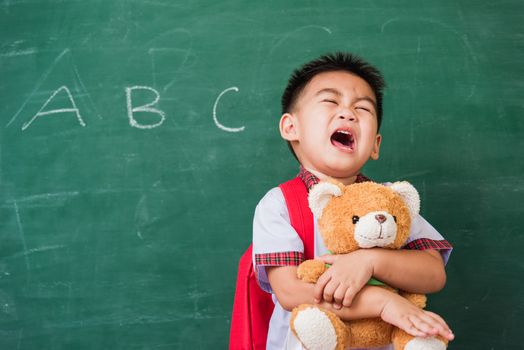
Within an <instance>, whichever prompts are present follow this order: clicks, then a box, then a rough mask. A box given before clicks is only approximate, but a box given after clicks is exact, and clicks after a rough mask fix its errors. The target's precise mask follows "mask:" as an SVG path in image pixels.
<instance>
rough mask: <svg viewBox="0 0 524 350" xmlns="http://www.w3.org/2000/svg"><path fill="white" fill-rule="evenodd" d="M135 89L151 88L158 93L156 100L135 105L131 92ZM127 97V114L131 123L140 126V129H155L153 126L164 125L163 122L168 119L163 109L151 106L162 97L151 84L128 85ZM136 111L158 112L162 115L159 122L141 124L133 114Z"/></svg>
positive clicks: (150, 89) (135, 126)
mask: <svg viewBox="0 0 524 350" xmlns="http://www.w3.org/2000/svg"><path fill="white" fill-rule="evenodd" d="M133 90H149V91H152V92H153V93H154V94H155V95H156V97H155V100H154V101H153V102H151V103H148V104H145V105H142V106H138V107H133V101H132V97H131V94H132V92H133ZM126 99H127V116H128V118H129V125H131V126H132V127H134V128H138V129H153V128H156V127H157V126H160V125H162V123H163V122H164V120H165V119H166V115H165V113H164V112H163V111H161V110H159V109H156V108H153V107H151V106H153V105H155V104H156V103H158V100H159V99H160V95H159V93H158V92H157V91H156V90H155V89H153V88H150V87H149V86H133V87H127V88H126ZM134 112H150V113H156V114H158V115H159V116H160V120H159V121H158V122H157V123H155V124H140V123H139V122H137V121H136V119H135V117H134V115H133V113H134Z"/></svg>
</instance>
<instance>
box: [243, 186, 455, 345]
mask: <svg viewBox="0 0 524 350" xmlns="http://www.w3.org/2000/svg"><path fill="white" fill-rule="evenodd" d="M314 230H315V239H314V242H315V243H314V244H315V249H314V254H315V256H321V255H324V254H328V253H329V251H328V250H327V248H326V247H325V246H324V242H323V240H322V237H321V236H320V232H319V229H318V224H317V219H316V218H314ZM420 238H427V239H431V240H435V241H444V242H446V241H445V240H444V238H443V237H442V236H441V235H440V234H439V233H438V232H437V230H435V229H434V228H433V227H432V226H431V225H430V224H429V223H428V222H427V221H426V220H424V218H422V217H421V216H420V215H418V216H417V217H416V218H415V219H414V220H412V224H411V231H410V235H409V238H408V243H409V242H411V241H414V240H417V239H420ZM446 243H447V242H446ZM285 252H298V253H303V252H304V244H303V243H302V240H301V239H300V237H299V236H298V234H297V232H296V231H295V229H294V228H293V227H292V226H291V221H290V218H289V213H288V210H287V206H286V202H285V199H284V195H283V193H282V191H281V190H280V188H278V187H275V188H273V189H271V190H270V191H269V192H268V193H267V194H266V195H265V196H264V197H263V198H262V199H261V200H260V202H259V204H258V205H257V207H256V210H255V217H254V220H253V261H254V262H256V256H257V255H259V256H264V255H267V254H271V253H285ZM440 252H441V254H442V257H443V258H444V261H445V262H447V260H448V258H449V254H450V252H451V249H443V250H440ZM286 265H289V264H267V265H263V264H256V265H255V269H256V273H257V279H258V282H259V284H260V286H261V287H262V289H264V290H265V291H267V292H270V293H272V299H273V302H274V303H275V309H274V311H273V314H272V316H271V320H270V323H269V331H268V337H267V346H266V349H267V350H282V349H286V350H302V349H303V348H302V346H301V344H300V342H299V341H298V340H297V339H296V337H295V336H294V335H293V332H292V331H291V329H290V327H289V321H290V317H291V312H289V311H286V310H284V309H283V308H282V306H280V304H279V303H278V300H277V299H276V297H275V294H274V293H273V292H272V290H271V286H270V284H269V281H268V278H267V274H266V269H265V266H286ZM392 349H393V346H392V345H390V346H386V347H382V348H374V349H373V350H392Z"/></svg>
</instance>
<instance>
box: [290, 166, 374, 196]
mask: <svg viewBox="0 0 524 350" xmlns="http://www.w3.org/2000/svg"><path fill="white" fill-rule="evenodd" d="M297 176H298V177H299V178H300V179H301V180H302V181H304V184H305V185H306V187H307V190H308V192H309V190H310V189H311V187H313V186H314V185H316V184H318V183H319V181H320V179H319V178H318V177H317V176H316V175H315V174H313V173H311V172H310V171H308V170H307V169H306V168H304V167H303V166H302V165H301V166H300V171H299V172H298V175H297ZM366 181H372V180H371V179H369V178H367V177H366V176H364V175H363V174H361V173H359V174H358V175H357V179H356V180H355V183H358V182H366Z"/></svg>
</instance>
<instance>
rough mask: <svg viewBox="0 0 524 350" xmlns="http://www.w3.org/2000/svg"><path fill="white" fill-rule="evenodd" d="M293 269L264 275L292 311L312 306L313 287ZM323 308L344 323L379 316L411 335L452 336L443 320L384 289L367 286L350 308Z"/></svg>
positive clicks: (326, 305) (272, 270)
mask: <svg viewBox="0 0 524 350" xmlns="http://www.w3.org/2000/svg"><path fill="white" fill-rule="evenodd" d="M296 270H297V268H296V267H294V266H282V267H268V268H267V274H268V278H269V281H270V284H271V288H272V289H273V292H274V293H275V295H276V297H277V299H278V301H279V303H280V305H281V306H282V307H283V308H284V309H286V310H288V311H291V310H292V309H293V308H294V307H296V306H298V305H300V304H313V302H314V297H313V291H314V287H315V286H314V285H313V284H310V283H306V282H302V281H300V280H299V279H298V278H297V277H296ZM319 306H321V307H322V308H324V309H326V310H329V311H331V312H333V313H335V314H336V315H337V316H339V317H340V318H341V319H343V320H347V321H349V320H353V319H361V318H372V317H381V318H382V319H383V320H384V321H386V322H388V323H391V324H393V325H395V326H397V327H399V328H401V329H403V330H404V331H406V332H407V333H409V334H411V335H413V336H420V337H425V336H430V335H437V334H440V335H441V336H443V337H445V338H447V339H449V340H452V339H453V333H452V332H451V330H450V329H449V327H448V325H447V324H446V322H444V320H443V319H442V318H441V317H440V316H438V315H436V314H434V313H431V312H428V311H424V310H421V309H419V308H418V307H416V306H414V305H413V304H411V303H410V302H409V301H407V300H406V299H404V298H402V297H400V296H399V295H398V294H395V293H392V292H390V291H388V290H386V289H384V288H380V287H374V286H366V287H364V288H362V290H361V291H360V293H358V294H357V295H356V296H355V298H354V301H353V303H352V305H351V307H343V308H341V309H335V308H334V307H333V305H332V304H330V303H328V302H322V303H320V305H319Z"/></svg>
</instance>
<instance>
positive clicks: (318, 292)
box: [313, 273, 331, 303]
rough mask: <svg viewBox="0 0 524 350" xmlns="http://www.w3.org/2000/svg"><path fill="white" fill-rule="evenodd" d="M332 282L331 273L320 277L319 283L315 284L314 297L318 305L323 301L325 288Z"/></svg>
mask: <svg viewBox="0 0 524 350" xmlns="http://www.w3.org/2000/svg"><path fill="white" fill-rule="evenodd" d="M330 280H331V275H330V274H329V273H324V274H323V275H321V276H320V278H319V279H318V281H317V283H316V284H315V289H314V291H313V297H314V298H315V301H316V302H317V303H320V302H321V301H322V295H323V294H324V288H325V287H326V284H327V283H328V282H329V281H330Z"/></svg>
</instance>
